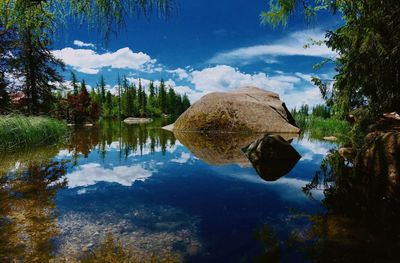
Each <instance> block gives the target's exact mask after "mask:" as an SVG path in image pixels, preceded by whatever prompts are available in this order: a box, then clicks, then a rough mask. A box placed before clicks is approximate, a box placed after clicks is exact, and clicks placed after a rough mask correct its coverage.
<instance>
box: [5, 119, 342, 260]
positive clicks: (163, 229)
mask: <svg viewBox="0 0 400 263" xmlns="http://www.w3.org/2000/svg"><path fill="white" fill-rule="evenodd" d="M163 122H164V123H163ZM164 124H166V123H165V121H156V122H154V123H152V124H147V125H132V126H128V125H125V124H120V123H116V122H103V123H101V124H100V125H99V126H97V127H92V128H80V129H76V130H75V131H73V132H72V134H71V138H70V140H69V141H68V142H67V143H65V144H63V145H58V146H54V147H48V148H44V149H36V150H33V151H29V152H22V153H16V154H8V155H3V156H2V157H1V165H0V173H1V174H2V177H0V178H1V181H0V184H1V188H0V198H1V206H0V218H1V219H0V220H1V224H0V258H1V259H2V261H4V262H8V261H13V260H16V259H20V260H21V261H23V262H24V261H25V262H34V261H37V262H46V261H49V260H50V259H52V258H53V259H54V258H55V259H67V260H68V259H76V258H78V257H79V255H81V254H82V253H83V252H85V251H90V250H91V249H93V248H95V247H96V245H98V244H99V242H100V241H101V240H103V239H104V238H105V237H106V236H107V235H112V236H113V238H114V239H115V240H118V241H120V242H121V244H123V245H124V246H125V247H129V248H132V249H133V250H134V251H135V253H136V254H137V255H138V257H139V258H142V259H145V258H148V257H149V256H151V255H157V256H160V257H163V256H164V255H165V256H168V255H175V256H176V257H177V258H179V259H181V260H183V261H187V262H252V261H259V262H277V261H278V260H280V261H282V262H309V261H310V260H311V259H310V257H309V256H307V253H306V251H304V249H293V247H292V246H291V245H290V244H291V243H295V242H306V243H310V244H313V242H315V237H313V234H315V224H316V222H318V221H317V220H315V217H316V216H317V215H324V214H325V213H326V210H325V208H324V206H323V205H322V203H321V200H322V199H323V198H324V195H323V191H322V187H321V188H319V187H314V188H313V189H312V190H311V193H312V197H310V193H309V192H307V193H306V191H305V190H304V187H305V186H306V185H307V184H309V183H310V182H311V181H312V179H313V178H314V175H315V172H316V171H318V170H319V169H320V165H321V161H322V160H323V158H324V156H325V155H326V154H327V152H328V151H329V150H330V149H333V148H336V147H337V146H336V145H334V144H332V143H328V142H322V141H316V140H309V139H307V137H303V138H301V139H299V138H295V139H293V141H292V146H293V147H294V148H295V149H296V150H297V151H298V152H299V153H300V154H301V156H302V157H301V159H300V160H299V162H298V163H297V164H296V165H295V166H294V168H293V169H292V170H291V171H290V172H289V173H288V174H287V175H285V176H283V177H281V178H279V179H278V180H275V181H266V180H264V179H265V178H264V179H263V178H262V177H260V176H259V175H258V174H257V172H256V171H255V169H254V168H253V167H252V166H251V164H250V163H249V162H248V161H247V159H246V158H245V156H244V155H243V154H242V153H241V152H240V149H239V148H238V146H239V145H240V144H243V141H244V140H246V139H247V138H239V139H236V138H233V139H232V138H231V136H226V137H225V136H222V137H217V138H210V137H207V138H203V137H202V136H198V138H197V137H196V136H195V135H192V136H190V138H189V137H185V136H183V137H180V136H177V137H178V138H176V137H175V136H174V134H173V133H171V132H168V131H164V130H162V129H161V128H160V127H161V126H162V125H164ZM216 136H217V135H216ZM240 142H242V143H240ZM277 247H279V249H276V248H277ZM268 260H270V261H268Z"/></svg>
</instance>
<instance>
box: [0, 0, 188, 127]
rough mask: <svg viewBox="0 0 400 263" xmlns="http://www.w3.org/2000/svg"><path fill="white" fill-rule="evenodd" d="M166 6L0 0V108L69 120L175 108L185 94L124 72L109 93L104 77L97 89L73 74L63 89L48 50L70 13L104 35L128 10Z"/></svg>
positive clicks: (158, 1) (157, 0) (150, 1)
mask: <svg viewBox="0 0 400 263" xmlns="http://www.w3.org/2000/svg"><path fill="white" fill-rule="evenodd" d="M67 10H68V11H67ZM170 10H171V6H170V2H169V1H167V0H146V1H123V3H122V2H121V3H118V4H116V3H115V1H109V0H106V1H104V0H94V1H58V0H51V1H44V0H39V1H25V0H23V1H22V0H11V1H2V2H0V58H1V62H0V114H8V113H10V112H12V113H15V112H18V113H21V114H24V115H47V116H51V117H57V118H61V119H66V120H68V121H70V122H74V123H85V122H94V121H96V120H97V119H98V118H99V117H116V116H118V117H128V116H129V117H130V116H134V117H137V116H141V117H143V116H161V115H162V114H168V115H177V114H179V113H180V112H181V111H182V110H183V109H184V108H185V107H187V104H188V99H187V97H185V96H183V97H182V96H179V95H177V94H175V92H174V90H173V89H172V88H171V87H165V85H164V83H163V82H162V85H160V87H159V88H158V87H156V86H155V85H154V83H151V85H150V86H149V87H148V90H147V89H146V88H145V87H140V86H141V85H139V87H132V85H131V84H130V83H128V82H127V81H126V78H125V79H124V81H123V82H122V83H121V81H119V85H118V88H117V89H118V94H112V93H110V92H106V91H105V81H104V79H102V81H100V83H99V87H97V89H96V90H89V89H88V87H87V86H86V84H85V81H82V82H81V83H78V81H77V79H76V77H75V76H73V78H72V80H71V82H72V86H73V90H69V91H65V90H64V89H63V85H62V84H63V83H65V82H64V81H65V80H64V78H63V76H62V74H61V73H62V71H64V63H63V62H62V61H61V60H59V59H57V58H56V57H55V56H54V54H53V53H52V52H51V45H52V39H53V38H54V36H55V34H56V33H57V30H59V29H60V28H62V26H63V24H64V22H65V21H66V20H68V19H69V18H72V19H78V20H79V22H86V23H88V24H89V25H92V26H96V27H98V29H99V30H100V31H101V33H102V36H103V37H104V39H105V40H107V39H108V37H109V34H110V33H111V32H117V30H118V29H119V28H120V27H121V25H123V23H124V20H125V18H126V17H127V16H130V15H133V14H138V13H143V14H144V15H145V16H150V15H152V14H153V13H157V14H158V15H163V16H168V14H169V12H170ZM78 85H79V87H78ZM136 88H137V90H136ZM184 105H186V106H184Z"/></svg>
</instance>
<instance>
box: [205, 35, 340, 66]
mask: <svg viewBox="0 0 400 263" xmlns="http://www.w3.org/2000/svg"><path fill="white" fill-rule="evenodd" d="M324 35H325V33H324V32H323V31H322V30H320V29H316V30H304V31H297V32H293V33H291V34H290V35H289V36H287V37H285V38H283V39H279V40H277V41H275V42H274V43H272V44H265V45H256V46H250V47H242V48H238V49H234V50H231V51H227V52H221V53H218V54H216V55H215V56H214V57H212V58H211V59H210V60H209V62H210V63H213V64H221V63H225V64H231V63H245V64H246V63H250V62H251V61H256V60H258V61H259V60H261V61H265V62H267V63H271V62H272V63H276V62H277V61H276V59H274V57H278V56H312V57H332V56H334V55H335V54H336V53H334V52H333V51H332V50H331V49H329V48H328V47H327V46H326V45H312V46H310V47H309V48H304V45H305V44H307V43H308V42H309V40H310V39H313V40H316V41H319V40H323V39H324ZM268 61H269V62H268Z"/></svg>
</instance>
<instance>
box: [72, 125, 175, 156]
mask: <svg viewBox="0 0 400 263" xmlns="http://www.w3.org/2000/svg"><path fill="white" fill-rule="evenodd" d="M162 124H163V123H160V121H155V122H153V123H150V124H141V125H127V124H124V123H123V124H121V123H120V122H117V121H102V122H101V123H100V124H99V125H98V126H95V127H91V128H80V129H77V130H76V131H75V132H74V133H73V135H72V138H71V141H70V144H69V146H68V149H69V151H70V152H72V153H73V155H74V156H75V160H77V158H78V156H79V154H83V155H84V157H86V158H87V157H88V156H89V154H90V152H91V151H93V149H95V148H97V150H98V151H99V153H100V155H101V157H102V158H103V159H104V158H105V157H106V155H107V147H109V146H111V144H112V143H115V142H118V147H119V150H120V153H121V155H122V156H123V157H125V158H127V157H128V156H129V155H130V154H131V153H132V152H139V154H140V155H141V154H142V153H143V152H144V149H145V148H146V149H147V148H149V149H150V152H152V153H154V152H155V151H156V148H159V149H160V150H161V152H162V153H163V154H165V152H166V150H167V148H168V147H170V146H173V145H174V144H175V137H174V135H173V133H171V132H168V131H165V130H162V129H160V128H159V127H160V126H161V125H162Z"/></svg>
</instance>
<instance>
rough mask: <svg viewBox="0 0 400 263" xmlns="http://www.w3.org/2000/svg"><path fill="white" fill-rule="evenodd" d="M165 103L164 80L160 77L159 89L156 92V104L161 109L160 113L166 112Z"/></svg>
mask: <svg viewBox="0 0 400 263" xmlns="http://www.w3.org/2000/svg"><path fill="white" fill-rule="evenodd" d="M166 104H167V93H166V91H165V83H164V80H163V79H162V80H161V83H160V91H159V94H158V106H159V108H160V110H161V113H166Z"/></svg>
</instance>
